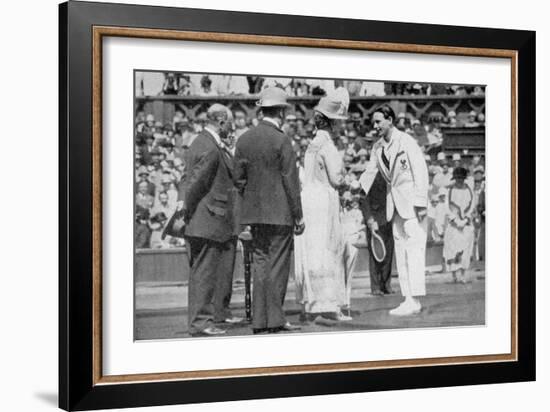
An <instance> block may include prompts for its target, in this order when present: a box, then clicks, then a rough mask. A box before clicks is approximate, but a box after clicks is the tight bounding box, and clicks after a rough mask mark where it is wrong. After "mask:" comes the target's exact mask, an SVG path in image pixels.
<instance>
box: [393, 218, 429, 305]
mask: <svg viewBox="0 0 550 412" xmlns="http://www.w3.org/2000/svg"><path fill="white" fill-rule="evenodd" d="M427 221H428V219H427V218H425V219H424V220H423V221H422V223H419V222H418V219H416V218H413V219H403V218H402V217H401V216H399V213H397V211H396V212H395V214H394V216H393V224H392V227H393V239H394V243H395V263H396V266H397V272H398V274H399V286H400V287H401V294H402V295H403V296H405V297H411V296H424V295H425V294H426V240H427V237H428V236H427Z"/></svg>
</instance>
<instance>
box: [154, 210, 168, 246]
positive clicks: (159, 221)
mask: <svg viewBox="0 0 550 412" xmlns="http://www.w3.org/2000/svg"><path fill="white" fill-rule="evenodd" d="M167 220H168V219H167V217H166V215H165V214H164V213H162V212H159V213H157V214H156V215H153V217H151V219H149V229H151V242H150V248H151V249H164V248H168V247H170V243H169V241H170V239H169V237H167V238H165V239H162V231H163V230H164V225H165V224H166V221H167Z"/></svg>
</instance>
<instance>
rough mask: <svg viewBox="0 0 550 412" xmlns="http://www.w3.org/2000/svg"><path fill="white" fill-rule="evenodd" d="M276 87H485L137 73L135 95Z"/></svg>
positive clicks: (312, 91)
mask: <svg viewBox="0 0 550 412" xmlns="http://www.w3.org/2000/svg"><path fill="white" fill-rule="evenodd" d="M267 86H277V87H281V88H282V89H284V90H285V91H286V92H287V94H288V95H289V96H293V97H302V96H323V95H324V94H326V93H330V92H331V91H333V90H335V89H336V88H338V87H345V88H346V89H347V90H348V92H349V94H350V96H352V97H354V96H387V95H394V96H408V95H456V96H468V95H471V96H482V95H484V93H485V90H484V87H483V86H470V85H449V84H441V83H396V82H376V81H360V80H331V79H300V78H290V77H265V76H233V75H213V74H187V73H173V72H138V73H137V74H136V96H175V95H176V96H207V97H208V96H210V97H214V96H225V95H256V94H258V93H259V92H260V91H261V90H262V89H263V88H264V87H267Z"/></svg>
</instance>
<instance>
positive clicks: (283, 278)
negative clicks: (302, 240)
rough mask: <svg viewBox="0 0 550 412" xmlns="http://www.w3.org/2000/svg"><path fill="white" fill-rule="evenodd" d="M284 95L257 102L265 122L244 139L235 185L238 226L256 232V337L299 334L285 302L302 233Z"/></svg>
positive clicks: (267, 93)
mask: <svg viewBox="0 0 550 412" xmlns="http://www.w3.org/2000/svg"><path fill="white" fill-rule="evenodd" d="M286 99H287V96H286V93H285V92H284V91H283V90H282V89H279V88H276V87H268V88H266V89H264V90H263V91H262V94H261V96H260V101H259V102H258V103H257V104H258V105H259V106H260V107H261V110H262V113H263V118H262V120H261V121H260V123H259V124H258V126H256V127H254V128H252V129H250V130H248V131H247V132H246V133H244V134H243V135H241V137H240V138H239V140H238V142H237V147H236V152H235V184H236V186H237V188H238V189H239V192H240V194H241V199H240V201H241V204H240V223H241V224H244V225H250V226H251V229H252V237H253V239H252V249H253V297H252V318H253V322H252V327H253V331H254V333H262V332H271V333H275V332H278V331H281V330H295V329H299V327H297V326H294V325H291V324H290V323H288V322H287V321H286V318H285V314H284V310H283V303H284V299H285V294H286V288H287V283H288V276H289V272H290V262H291V256H292V253H293V250H294V242H293V240H294V239H293V229H294V232H295V233H296V234H297V235H298V234H301V233H303V230H304V224H303V219H302V203H301V200H300V183H299V180H298V169H297V168H296V156H295V154H294V151H293V150H292V144H291V142H290V139H289V138H288V136H286V135H285V134H284V133H283V132H282V130H281V124H282V121H283V119H284V118H285V108H286V107H287V106H288V104H287V103H286Z"/></svg>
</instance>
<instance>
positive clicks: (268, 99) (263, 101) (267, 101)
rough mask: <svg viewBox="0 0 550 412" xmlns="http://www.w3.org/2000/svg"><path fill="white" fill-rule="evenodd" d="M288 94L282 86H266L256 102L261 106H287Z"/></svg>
mask: <svg viewBox="0 0 550 412" xmlns="http://www.w3.org/2000/svg"><path fill="white" fill-rule="evenodd" d="M287 98H288V96H287V94H286V92H285V91H284V90H283V89H281V88H280V87H266V88H265V89H263V90H262V91H261V93H260V100H258V101H257V102H256V106H260V107H287V106H290V105H289V104H288V103H287V101H286V100H287Z"/></svg>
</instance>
